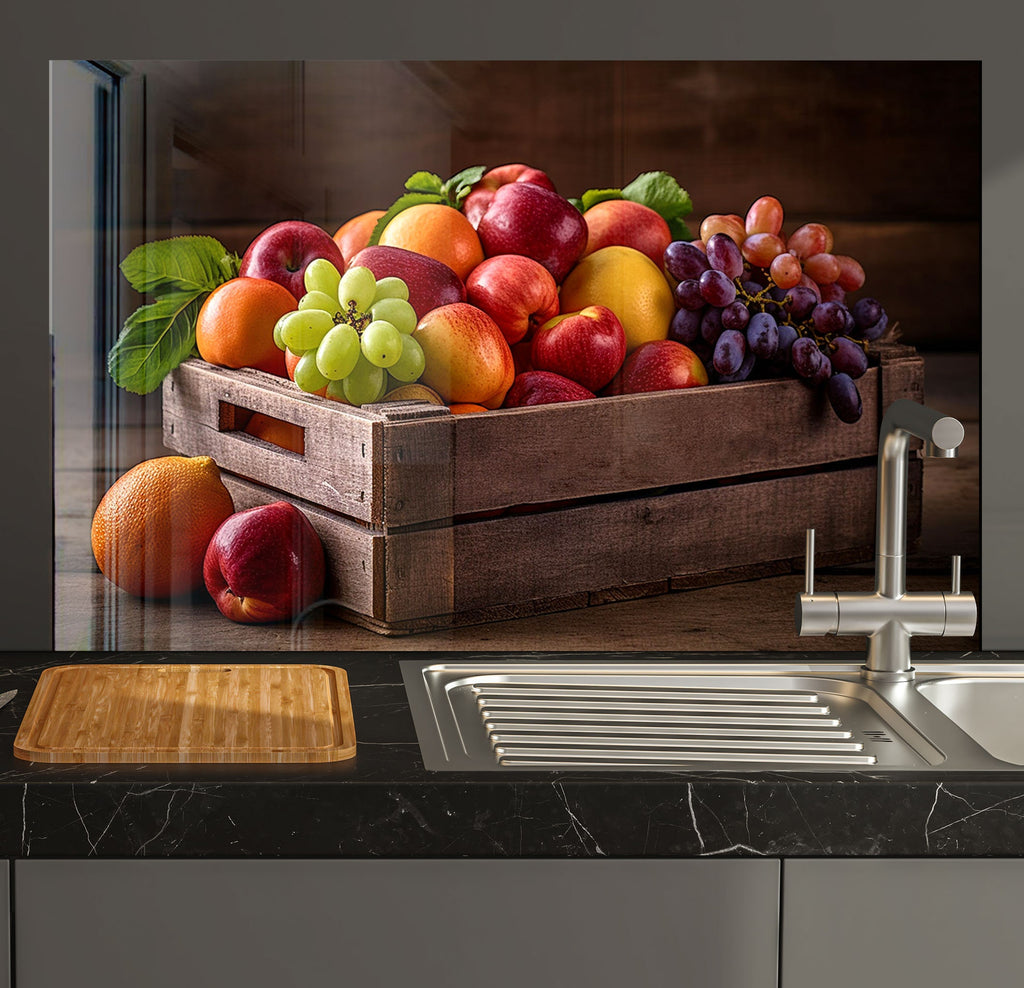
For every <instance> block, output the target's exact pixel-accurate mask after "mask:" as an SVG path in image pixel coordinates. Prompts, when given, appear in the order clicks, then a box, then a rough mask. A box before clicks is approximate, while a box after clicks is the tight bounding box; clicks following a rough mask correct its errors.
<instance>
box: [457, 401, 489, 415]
mask: <svg viewBox="0 0 1024 988" xmlns="http://www.w3.org/2000/svg"><path fill="white" fill-rule="evenodd" d="M448 409H449V410H450V411H451V413H452V415H469V414H471V413H473V412H486V411H488V409H486V408H484V406H483V405H476V404H474V403H473V402H471V401H457V402H455V404H453V405H449V406H448Z"/></svg>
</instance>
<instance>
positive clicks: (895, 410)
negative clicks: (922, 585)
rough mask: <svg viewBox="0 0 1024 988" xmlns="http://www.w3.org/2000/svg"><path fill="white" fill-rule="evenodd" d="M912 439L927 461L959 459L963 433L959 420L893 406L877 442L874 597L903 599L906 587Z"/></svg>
mask: <svg viewBox="0 0 1024 988" xmlns="http://www.w3.org/2000/svg"><path fill="white" fill-rule="evenodd" d="M911 437H916V438H917V439H920V440H922V441H923V442H924V453H925V455H926V456H942V457H948V456H956V451H957V448H958V447H959V445H960V444H961V443H962V442H963V440H964V427H963V426H962V425H961V424H960V422H959V421H957V420H956V419H955V418H952V417H950V416H948V415H943V414H942V413H941V412H936V411H935V410H934V409H931V408H928V407H926V406H925V405H919V404H918V403H917V402H915V401H910V400H908V399H900V400H899V401H894V402H893V403H892V404H891V405H890V406H889V407H888V409H887V410H886V412H885V415H884V416H883V418H882V426H881V429H880V430H879V437H878V494H877V509H876V516H875V521H876V533H877V536H876V537H877V544H876V550H875V592H876V593H878V594H880V595H881V596H883V597H889V598H891V599H898V598H899V597H902V596H903V595H904V594H905V593H906V590H907V587H906V572H907V569H906V546H907V527H906V525H907V462H908V457H907V451H908V448H909V445H910V439H911Z"/></svg>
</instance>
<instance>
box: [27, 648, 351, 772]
mask: <svg viewBox="0 0 1024 988" xmlns="http://www.w3.org/2000/svg"><path fill="white" fill-rule="evenodd" d="M355 750H356V739H355V725H354V723H353V718H352V702H351V698H350V696H349V689H348V676H347V675H346V673H345V670H344V669H340V668H338V667H336V666H327V665H308V664H296V665H288V664H282V665H273V664H262V663H260V664H251V665H250V664H238V663H223V664H216V663H207V664H168V665H157V664H130V665H128V664H125V665H121V664H96V665H64V666H53V667H51V668H49V669H44V670H43V673H42V675H41V676H40V677H39V682H38V683H37V684H36V688H35V690H34V691H33V693H32V699H31V700H30V701H29V705H28V709H27V710H26V712H25V718H24V720H22V722H21V727H20V728H19V730H18V735H17V737H16V738H15V741H14V754H15V755H16V756H17V757H18V758H22V759H26V760H28V761H34V762H132V763H145V762H333V761H340V760H342V759H345V758H350V757H352V756H353V755H354V754H355Z"/></svg>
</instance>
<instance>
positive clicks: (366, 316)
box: [334, 301, 371, 334]
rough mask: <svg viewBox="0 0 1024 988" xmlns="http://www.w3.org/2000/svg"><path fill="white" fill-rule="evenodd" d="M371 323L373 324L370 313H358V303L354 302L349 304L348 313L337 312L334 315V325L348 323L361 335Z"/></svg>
mask: <svg viewBox="0 0 1024 988" xmlns="http://www.w3.org/2000/svg"><path fill="white" fill-rule="evenodd" d="M370 322H371V316H370V313H369V312H362V313H360V312H357V311H356V303H355V302H352V301H350V302H349V303H348V309H347V311H345V312H335V313H334V325H335V326H338V325H340V324H341V323H347V324H348V325H349V326H351V327H352V328H353V329H354V330H355V331H356V332H357V333H359V334H362V332H363V330H364V329H366V327H367V326H368V325H369V324H370Z"/></svg>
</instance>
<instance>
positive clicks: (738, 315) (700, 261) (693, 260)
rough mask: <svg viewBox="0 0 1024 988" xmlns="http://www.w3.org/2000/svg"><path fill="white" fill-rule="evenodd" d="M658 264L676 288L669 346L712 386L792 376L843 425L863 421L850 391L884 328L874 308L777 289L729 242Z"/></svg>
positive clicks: (725, 238) (668, 254)
mask: <svg viewBox="0 0 1024 988" xmlns="http://www.w3.org/2000/svg"><path fill="white" fill-rule="evenodd" d="M664 260H665V270H666V271H667V272H668V273H669V275H671V276H672V278H673V279H674V280H675V282H676V287H675V290H674V296H675V302H676V313H675V316H674V318H673V319H672V323H671V326H670V327H669V338H670V339H673V340H676V341H677V342H679V343H683V344H685V345H686V346H688V347H690V349H692V350H693V351H694V352H695V353H696V354H697V356H698V357H700V359H701V360H702V361H703V362H704V365H705V367H706V368H707V371H708V380H709V381H711V382H712V383H718V384H731V383H735V382H738V381H745V380H748V379H750V378H751V377H779V376H795V377H797V378H798V379H799V380H801V381H803V382H804V383H805V384H807V385H808V386H809V387H812V388H818V389H821V390H822V391H823V392H824V393H825V395H826V396H827V398H828V401H829V404H830V406H831V407H832V410H833V411H834V412H835V414H836V416H837V417H838V418H839V419H840V420H841V421H843V422H849V423H853V422H856V421H858V420H859V419H860V417H861V414H862V412H863V403H862V401H861V395H860V392H859V391H858V389H857V383H856V382H857V380H858V378H860V377H861V376H862V375H863V374H864V372H865V371H866V370H867V369H868V344H869V343H871V342H872V341H874V340H877V339H879V338H880V337H881V336H882V335H883V334H884V333H885V332H886V330H887V329H888V328H889V317H888V315H887V313H886V311H885V309H884V308H883V306H882V304H881V303H880V302H879V301H878V300H877V299H874V298H869V297H862V298H859V299H858V300H857V301H855V302H852V303H851V302H850V301H848V299H847V297H846V292H844V291H843V289H841V288H839V287H838V286H835V285H828V286H820V287H819V289H818V291H815V289H814V288H813V287H811V286H809V285H807V284H803V283H802V284H798V285H794V286H793V287H792V288H787V289H783V288H779V287H778V286H777V285H776V284H775V283H774V281H773V280H772V278H771V276H770V274H769V272H768V271H767V270H766V269H764V268H759V267H756V266H753V265H751V264H750V263H749V262H748V261H746V260H745V259H744V257H743V252H742V251H741V249H740V246H739V245H737V243H736V242H735V240H733V239H732V237H731V236H729V234H727V233H715V234H713V235H712V236H710V237H709V238H708V240H707V242H706V244H705V245H704V249H703V250H702V249H701V248H700V247H698V246H697V245H696V244H695V243H691V242H688V241H685V240H675V241H673V242H672V243H670V244H669V245H668V247H667V248H666V250H665V257H664Z"/></svg>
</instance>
